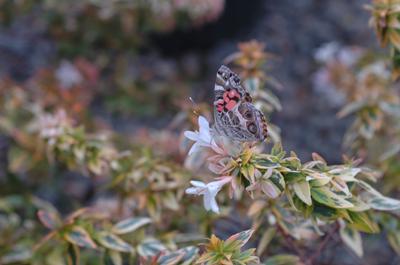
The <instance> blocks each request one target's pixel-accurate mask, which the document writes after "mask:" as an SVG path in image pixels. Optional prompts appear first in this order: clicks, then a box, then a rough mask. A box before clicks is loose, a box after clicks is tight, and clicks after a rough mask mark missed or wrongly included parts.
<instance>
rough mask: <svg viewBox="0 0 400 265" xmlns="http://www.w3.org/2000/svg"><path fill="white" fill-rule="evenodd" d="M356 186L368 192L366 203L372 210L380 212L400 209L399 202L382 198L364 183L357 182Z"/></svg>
mask: <svg viewBox="0 0 400 265" xmlns="http://www.w3.org/2000/svg"><path fill="white" fill-rule="evenodd" d="M357 184H358V185H359V186H360V187H362V188H363V189H364V190H365V191H367V192H368V194H369V198H368V199H367V203H368V205H369V206H371V208H372V209H375V210H380V211H394V210H398V209H400V201H399V200H396V199H393V198H389V197H386V196H383V195H382V194H381V193H380V192H378V191H377V190H375V189H374V188H373V187H372V186H371V185H369V184H368V183H366V182H364V181H359V182H357Z"/></svg>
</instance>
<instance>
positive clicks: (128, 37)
mask: <svg viewBox="0 0 400 265" xmlns="http://www.w3.org/2000/svg"><path fill="white" fill-rule="evenodd" d="M144 2H146V4H144V5H140V4H138V3H140V1H137V2H136V1H111V0H110V1H95V0H85V1H52V0H43V1H7V0H2V1H1V3H0V5H1V14H0V21H1V23H2V27H1V31H0V62H1V64H0V77H1V78H3V79H4V78H10V79H12V80H13V81H15V82H29V81H30V80H32V79H36V80H37V79H45V78H46V77H45V75H46V74H45V73H44V72H46V71H54V72H55V73H56V74H55V75H56V82H61V83H63V82H66V83H69V82H71V83H73V82H75V81H76V82H78V81H79V80H74V78H75V79H80V77H77V76H75V75H74V73H75V72H76V71H77V68H79V67H83V68H85V67H86V68H88V69H86V68H85V69H84V71H91V75H90V77H88V78H90V79H91V83H90V84H89V85H88V86H85V87H82V88H81V89H80V90H81V92H82V93H83V94H86V96H85V97H86V98H87V99H86V100H85V103H84V104H85V108H86V106H87V107H88V108H89V109H90V111H91V113H92V114H93V115H96V116H99V117H101V118H102V119H107V120H108V121H109V122H110V124H112V126H113V128H115V129H116V130H118V131H121V132H124V133H129V134H134V133H136V132H137V131H138V129H140V128H142V127H146V128H162V127H165V126H166V125H167V124H168V123H169V122H170V121H171V120H172V117H173V116H174V114H176V113H177V112H178V111H179V110H180V109H181V108H182V104H185V105H187V104H191V103H190V102H189V101H188V97H189V96H192V98H193V99H194V101H195V102H203V101H205V102H208V103H209V104H211V99H212V89H213V82H214V81H215V72H216V70H217V68H218V67H219V66H220V65H221V64H222V63H223V60H224V58H226V57H227V56H228V55H230V54H232V53H233V52H235V51H236V50H237V44H238V43H239V42H245V41H249V40H252V39H255V40H257V41H260V42H263V43H265V45H266V48H265V49H266V50H267V51H268V52H270V53H272V54H274V58H273V59H272V60H270V62H269V64H268V73H269V74H270V75H271V76H274V77H275V78H276V79H277V80H278V81H279V82H280V84H281V86H282V89H279V90H278V91H275V93H276V95H277V96H278V97H279V99H280V100H281V104H282V105H283V106H284V108H283V110H282V111H281V112H277V113H275V114H274V115H272V116H271V117H268V119H269V120H273V121H274V122H275V123H276V124H277V125H279V127H280V128H281V129H282V138H283V139H285V141H284V145H285V147H286V148H287V149H289V150H297V152H298V154H299V155H300V157H302V158H309V154H310V153H311V152H312V151H316V152H319V153H321V154H322V155H324V156H325V157H326V158H327V159H328V160H329V161H332V162H338V161H340V159H341V158H340V157H341V153H342V151H341V148H340V146H341V141H342V137H343V134H344V131H345V128H346V126H347V125H348V122H347V121H346V120H345V119H342V120H339V119H337V118H336V117H335V114H336V112H337V110H338V106H337V104H336V106H335V104H326V100H327V97H324V95H321V94H320V93H317V92H316V91H315V89H314V88H313V83H312V82H313V81H312V80H313V74H314V73H315V71H316V69H317V68H318V64H317V62H316V61H315V60H314V54H315V52H316V50H317V49H318V48H320V47H321V46H322V45H324V44H326V43H329V42H336V43H338V44H339V45H362V46H364V47H365V46H366V47H374V46H377V41H376V40H375V36H374V33H373V31H372V30H371V28H369V27H368V19H369V13H368V11H366V10H365V9H364V8H363V5H364V4H366V3H367V2H368V1H362V0H356V1H346V0H335V1H323V2H321V1H312V0H299V1H268V0H267V1H262V0H256V1H252V2H251V3H249V2H245V1H240V0H230V1H224V0H207V1H195V0H193V1H189V0H187V1H185V0H182V1H163V2H162V3H161V2H160V1H144ZM69 75H71V76H69ZM78 76H79V75H78ZM64 79H65V80H64ZM40 81H41V80H39V82H40ZM67 86H68V85H67ZM78 93H80V92H78ZM89 94H90V95H89ZM328 98H329V97H328Z"/></svg>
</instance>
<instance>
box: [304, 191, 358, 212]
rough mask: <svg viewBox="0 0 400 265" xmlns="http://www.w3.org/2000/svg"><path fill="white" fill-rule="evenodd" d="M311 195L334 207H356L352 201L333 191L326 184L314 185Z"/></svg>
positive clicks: (320, 201) (318, 200)
mask: <svg viewBox="0 0 400 265" xmlns="http://www.w3.org/2000/svg"><path fill="white" fill-rule="evenodd" d="M311 196H312V198H313V199H314V200H316V201H317V202H319V203H322V204H325V205H327V206H330V207H333V208H351V207H354V205H353V204H352V203H350V202H349V201H347V200H346V199H345V198H344V197H342V196H340V195H337V194H336V193H334V192H332V191H330V190H329V188H327V187H326V186H322V187H313V188H312V189H311Z"/></svg>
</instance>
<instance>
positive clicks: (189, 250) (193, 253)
mask: <svg viewBox="0 0 400 265" xmlns="http://www.w3.org/2000/svg"><path fill="white" fill-rule="evenodd" d="M180 251H182V252H183V253H184V255H183V257H182V261H181V264H180V265H189V264H192V263H193V261H194V260H195V259H196V257H197V256H198V253H199V249H198V248H197V247H192V246H190V247H185V248H182V249H180Z"/></svg>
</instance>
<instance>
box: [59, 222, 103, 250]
mask: <svg viewBox="0 0 400 265" xmlns="http://www.w3.org/2000/svg"><path fill="white" fill-rule="evenodd" d="M64 238H65V239H66V240H67V241H68V242H70V243H71V244H73V245H77V246H80V247H86V248H97V246H96V243H94V242H93V240H92V239H91V237H90V235H89V233H88V232H87V231H86V230H85V229H84V228H83V227H81V226H74V227H72V228H71V229H70V230H68V231H67V232H65V234H64Z"/></svg>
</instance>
